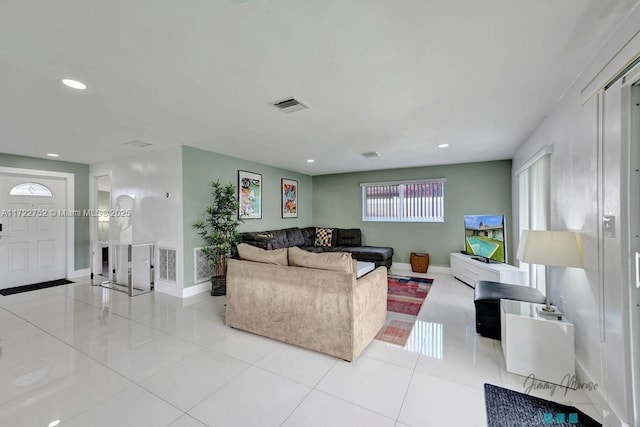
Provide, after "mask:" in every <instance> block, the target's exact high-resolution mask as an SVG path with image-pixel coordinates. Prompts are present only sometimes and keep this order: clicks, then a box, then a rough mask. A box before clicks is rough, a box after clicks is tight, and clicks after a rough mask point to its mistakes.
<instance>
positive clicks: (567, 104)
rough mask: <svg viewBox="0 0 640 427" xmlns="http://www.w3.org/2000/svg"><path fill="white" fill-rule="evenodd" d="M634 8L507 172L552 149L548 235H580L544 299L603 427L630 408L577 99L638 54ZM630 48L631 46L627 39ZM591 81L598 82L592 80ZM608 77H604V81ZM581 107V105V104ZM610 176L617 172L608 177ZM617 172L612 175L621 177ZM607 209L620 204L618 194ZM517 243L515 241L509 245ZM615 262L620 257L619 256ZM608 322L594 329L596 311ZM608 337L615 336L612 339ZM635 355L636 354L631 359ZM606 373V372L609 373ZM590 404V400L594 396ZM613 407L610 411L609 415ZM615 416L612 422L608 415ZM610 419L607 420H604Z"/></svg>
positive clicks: (586, 119) (588, 132)
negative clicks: (559, 315) (561, 319)
mask: <svg viewBox="0 0 640 427" xmlns="http://www.w3.org/2000/svg"><path fill="white" fill-rule="evenodd" d="M638 28H640V10H639V9H638V8H637V9H636V10H635V12H634V13H633V14H632V15H630V17H629V18H627V20H626V21H625V22H624V23H623V24H622V25H621V26H620V27H619V28H618V30H617V32H616V33H615V34H614V35H612V37H610V38H609V39H608V41H607V43H606V44H605V45H604V46H603V48H602V49H601V51H600V52H599V53H597V54H596V55H595V57H594V59H593V61H592V62H591V63H590V64H587V65H586V68H585V71H584V72H583V73H582V74H581V75H580V76H579V78H578V79H577V80H576V81H575V82H574V84H573V85H572V87H570V88H569V89H568V90H567V91H566V92H565V94H564V96H563V98H562V99H561V100H560V101H559V103H558V105H557V106H556V108H555V109H554V111H552V112H551V113H550V114H549V115H548V116H547V117H546V119H545V120H544V121H543V122H542V124H541V125H540V126H539V127H538V128H537V129H536V130H535V131H534V132H533V133H532V134H531V136H530V137H529V138H528V139H527V141H525V143H524V144H523V145H522V146H521V147H520V149H519V150H518V151H517V153H516V154H515V156H514V159H513V169H514V170H517V169H518V168H520V167H521V166H522V165H524V164H525V163H526V162H527V161H528V160H529V159H530V158H531V157H532V156H533V155H534V154H535V153H536V152H537V151H539V150H540V149H541V148H542V147H543V146H544V145H548V144H552V145H553V153H552V154H551V157H550V175H551V177H550V178H551V179H550V181H551V190H550V201H551V217H550V228H551V229H552V230H576V231H579V232H580V234H581V237H582V244H583V254H584V269H563V268H558V267H552V268H551V270H550V273H551V300H552V302H553V303H560V304H561V305H562V307H561V309H562V311H563V312H564V314H565V318H566V319H567V320H569V321H570V322H572V323H573V324H574V326H575V351H576V362H577V367H578V374H579V375H582V378H579V380H580V381H587V382H589V381H593V382H594V383H596V384H598V388H597V392H599V393H600V394H601V397H602V398H604V400H605V403H606V405H608V408H605V409H608V411H607V412H606V413H608V415H606V416H605V424H604V425H621V422H622V421H625V422H627V423H629V422H631V424H633V420H632V418H633V415H632V414H631V412H630V410H629V405H628V402H629V401H630V397H629V394H630V391H629V390H625V386H624V385H625V384H626V378H625V377H626V376H627V375H628V373H627V372H626V368H625V358H626V357H627V356H628V355H627V354H626V352H627V349H626V348H625V345H624V343H621V342H620V341H619V340H617V339H614V340H611V339H607V333H606V328H608V327H609V328H616V329H618V330H623V329H624V328H625V327H624V325H625V322H627V321H628V319H626V318H625V316H624V312H625V309H624V307H619V306H611V303H609V304H607V296H606V292H607V288H608V287H612V286H623V284H621V283H620V281H619V280H616V277H615V276H607V274H606V270H605V272H602V271H600V270H599V267H598V265H599V260H600V257H601V256H603V253H602V249H601V247H602V243H601V242H600V241H599V226H600V221H599V197H600V195H599V194H598V181H599V173H598V163H599V161H600V160H601V159H599V148H598V132H599V128H598V120H599V116H598V114H599V110H598V102H599V100H598V97H597V96H596V97H592V98H590V99H588V100H587V99H586V98H585V97H584V94H583V93H582V91H583V88H588V87H589V84H590V82H592V81H595V80H597V79H598V78H602V76H598V74H600V71H601V70H604V69H605V68H606V67H610V66H611V64H614V66H615V64H616V63H617V64H619V66H620V68H622V67H623V66H624V64H626V63H628V61H629V60H630V59H632V56H627V54H625V56H624V57H620V55H619V52H624V51H625V50H629V49H628V48H629V47H631V46H632V45H635V49H631V50H633V51H634V53H633V54H637V53H638V51H639V50H640V38H639V37H637V30H638ZM632 40H633V41H635V43H631V41H632ZM597 76H598V78H596V77H597ZM613 76H614V74H608V77H605V78H604V80H603V81H606V79H609V78H612V77H613ZM583 102H584V104H583ZM609 172H610V173H613V174H616V171H611V170H610V171H609ZM621 173H622V169H619V170H618V171H617V174H618V175H619V174H621ZM513 192H514V195H513V200H514V210H513V213H514V218H518V205H517V200H518V194H517V183H516V181H515V177H514V181H513ZM607 197H608V198H609V197H613V199H612V200H609V202H611V203H618V204H620V203H621V200H620V194H618V195H617V196H616V195H608V196H607ZM618 227H623V228H622V229H619V230H618V232H620V233H622V232H624V225H623V224H618ZM515 240H516V241H515V243H516V244H517V239H515ZM619 256H620V257H626V256H627V254H625V253H620V254H619ZM601 276H602V283H603V286H604V288H603V289H604V292H605V298H604V301H601V299H600V280H601ZM601 310H603V316H604V318H606V319H607V321H606V323H605V325H602V324H601V320H600V313H601ZM603 327H604V328H605V340H604V341H603V342H601V330H602V328H603ZM614 335H615V334H614ZM635 357H638V355H635ZM612 368H613V369H612ZM596 400H597V398H596ZM611 409H613V411H611ZM614 416H615V417H616V419H615V420H613V417H614ZM607 417H609V419H607ZM637 421H640V420H636V422H637Z"/></svg>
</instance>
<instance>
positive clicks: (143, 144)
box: [124, 140, 152, 148]
mask: <svg viewBox="0 0 640 427" xmlns="http://www.w3.org/2000/svg"><path fill="white" fill-rule="evenodd" d="M124 145H129V146H131V147H138V148H142V147H148V146H149V145H152V144H151V143H150V142H143V141H138V140H135V141H129V142H125V143H124Z"/></svg>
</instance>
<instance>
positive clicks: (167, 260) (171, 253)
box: [158, 248, 177, 283]
mask: <svg viewBox="0 0 640 427" xmlns="http://www.w3.org/2000/svg"><path fill="white" fill-rule="evenodd" d="M158 250H159V252H160V253H159V255H160V256H159V259H158V278H159V279H160V280H162V281H165V282H170V283H176V277H177V267H176V266H177V263H176V256H177V251H176V250H175V249H172V248H159V249H158Z"/></svg>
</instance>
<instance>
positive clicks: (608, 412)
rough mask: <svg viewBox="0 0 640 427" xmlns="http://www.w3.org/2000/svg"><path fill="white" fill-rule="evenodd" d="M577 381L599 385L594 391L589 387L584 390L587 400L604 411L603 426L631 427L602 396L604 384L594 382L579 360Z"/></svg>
mask: <svg viewBox="0 0 640 427" xmlns="http://www.w3.org/2000/svg"><path fill="white" fill-rule="evenodd" d="M576 379H577V380H578V383H580V384H586V385H590V384H595V385H597V387H595V388H593V389H591V388H590V387H587V386H583V388H582V389H583V390H584V392H585V395H586V396H587V398H588V399H589V400H590V401H591V404H593V405H594V406H595V407H596V408H601V409H602V412H603V414H602V415H603V418H604V419H603V420H602V421H603V423H602V425H603V426H620V427H625V426H630V424H629V423H628V422H625V421H624V420H623V419H621V417H620V416H619V414H618V413H616V411H615V410H614V409H613V408H612V407H611V406H609V404H608V403H607V399H606V398H605V397H604V396H603V395H602V391H603V390H602V384H597V383H596V382H595V381H594V380H593V378H591V376H590V375H589V374H588V373H587V371H586V370H585V369H584V366H582V363H580V362H579V361H578V359H576Z"/></svg>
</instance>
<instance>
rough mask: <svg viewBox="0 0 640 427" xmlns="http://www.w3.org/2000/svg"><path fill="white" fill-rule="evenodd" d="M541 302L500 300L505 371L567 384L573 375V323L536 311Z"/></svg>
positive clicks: (571, 380)
mask: <svg viewBox="0 0 640 427" xmlns="http://www.w3.org/2000/svg"><path fill="white" fill-rule="evenodd" d="M543 306H544V304H533V303H529V302H522V301H511V300H505V299H503V300H500V325H501V332H502V351H503V353H504V360H505V363H506V368H507V371H508V372H511V373H514V374H518V375H524V376H525V377H528V376H530V375H535V378H536V379H537V380H542V381H547V382H550V383H553V384H560V385H564V386H567V385H569V386H570V385H571V384H572V383H573V379H574V375H575V353H574V340H573V324H572V323H569V322H566V321H564V320H557V319H556V318H553V317H547V316H544V315H540V314H538V308H539V307H543Z"/></svg>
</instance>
